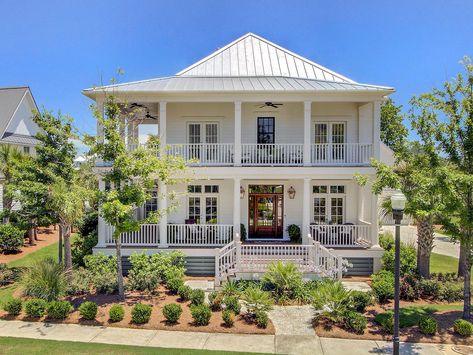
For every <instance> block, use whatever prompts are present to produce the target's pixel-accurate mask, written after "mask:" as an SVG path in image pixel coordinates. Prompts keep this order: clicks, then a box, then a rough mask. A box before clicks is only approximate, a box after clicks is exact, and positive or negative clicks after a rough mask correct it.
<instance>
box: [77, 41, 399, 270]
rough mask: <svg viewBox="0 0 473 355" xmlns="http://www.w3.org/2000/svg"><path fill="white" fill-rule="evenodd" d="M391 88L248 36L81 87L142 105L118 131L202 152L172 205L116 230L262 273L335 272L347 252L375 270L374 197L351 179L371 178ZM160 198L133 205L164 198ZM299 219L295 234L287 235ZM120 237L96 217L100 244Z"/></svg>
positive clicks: (131, 240) (221, 266) (127, 238)
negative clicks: (297, 240)
mask: <svg viewBox="0 0 473 355" xmlns="http://www.w3.org/2000/svg"><path fill="white" fill-rule="evenodd" d="M393 91H394V90H393V89H392V88H389V87H383V86H377V85H368V84H361V83H358V82H355V81H353V80H351V79H349V78H347V77H345V76H343V75H341V74H338V73H336V72H334V71H332V70H329V69H327V68H325V67H323V66H321V65H319V64H317V63H314V62H312V61H311V60H308V59H306V58H303V57H301V56H299V55H297V54H295V53H293V52H291V51H289V50H287V49H285V48H282V47H280V46H278V45H276V44H274V43H272V42H270V41H268V40H266V39H264V38H261V37H259V36H257V35H254V34H251V33H249V34H247V35H245V36H243V37H241V38H238V39H237V40H235V41H234V42H232V43H230V44H228V45H226V46H225V47H223V48H221V49H219V50H217V51H215V52H214V53H212V54H210V55H209V56H208V57H206V58H204V59H202V60H200V61H198V62H197V63H194V64H192V65H191V66H189V67H187V68H185V69H183V70H182V71H180V72H179V73H177V74H175V75H173V76H169V77H163V78H157V79H150V80H143V81H137V82H129V83H123V84H118V85H112V86H106V87H100V88H94V89H87V90H85V91H84V94H85V95H86V96H88V97H90V98H92V99H93V100H95V101H96V102H97V103H98V105H102V104H103V100H104V95H105V94H107V93H113V94H114V95H115V96H116V97H117V98H118V99H120V100H123V101H125V102H127V103H129V104H130V105H133V106H135V107H136V106H138V107H141V108H143V109H144V112H146V117H143V119H142V120H140V121H139V124H136V125H134V124H133V123H131V125H130V128H129V129H128V130H127V132H125V136H124V139H127V140H128V141H129V142H136V141H137V137H138V138H139V141H140V142H141V143H144V141H143V137H144V136H145V135H146V133H150V132H152V133H157V134H159V136H160V144H161V146H162V147H166V146H167V147H168V149H169V150H168V153H167V154H176V155H181V156H183V157H185V158H186V159H189V160H191V159H195V160H192V161H191V162H190V165H191V167H190V169H192V172H193V176H194V179H195V180H194V181H192V182H190V183H188V184H181V185H178V186H172V189H174V190H175V191H177V192H181V193H183V194H181V195H180V196H182V197H181V198H180V200H179V206H178V208H177V209H176V211H175V212H173V213H171V214H169V215H167V216H165V217H164V218H162V220H161V221H160V223H159V224H158V225H143V226H142V227H141V230H140V231H138V232H135V233H129V234H126V235H122V242H123V245H124V247H123V252H124V255H129V254H131V253H133V252H136V251H142V250H146V251H147V252H149V253H153V252H156V251H160V250H173V249H179V250H182V251H184V252H185V253H186V255H187V257H188V258H187V261H188V270H189V273H193V274H204V273H215V274H216V276H217V277H223V278H224V277H227V276H231V275H235V274H239V273H240V274H245V273H246V276H248V274H250V276H251V275H255V273H258V272H260V271H261V270H264V268H265V266H266V265H267V263H268V262H270V261H271V260H291V261H294V262H296V263H298V265H299V267H300V268H301V269H302V270H303V271H305V272H308V273H323V272H325V273H330V272H333V273H334V274H336V275H339V276H340V271H341V267H340V263H341V258H344V259H348V261H349V263H350V264H351V265H352V267H351V268H349V269H348V270H347V273H350V274H370V273H372V272H373V271H376V269H378V268H379V262H380V258H381V256H382V249H381V248H380V247H379V245H378V208H377V197H376V196H375V195H373V194H372V193H371V190H370V187H369V186H366V187H360V186H358V185H357V183H356V182H355V181H354V179H353V176H354V174H355V173H361V174H365V175H372V174H374V169H373V168H371V167H370V159H371V158H376V159H380V158H381V143H380V106H381V104H382V102H383V100H384V99H385V97H386V96H387V95H389V94H391V93H392V92H393ZM98 129H100V127H99V128H98ZM130 149H132V147H130ZM97 170H98V171H100V168H99V167H98V168H97ZM101 188H104V184H103V183H101ZM170 188H171V187H167V186H165V185H164V184H160V185H159V186H158V188H157V191H161V192H163V193H164V192H166V191H167V189H170ZM159 196H161V194H158V193H157V194H156V198H154V199H152V200H151V201H149V202H148V203H147V204H146V205H145V206H142V207H141V208H139V209H138V212H137V213H141V214H146V213H149V211H154V210H156V209H158V208H165V207H166V206H167V203H168V201H165V200H163V199H160V198H159ZM292 224H295V225H297V226H298V227H300V229H301V234H302V243H301V244H293V243H291V242H290V239H289V235H288V231H287V228H288V226H290V225H292ZM113 244H114V243H113V240H112V238H111V229H110V227H109V226H107V225H106V224H105V223H104V222H103V221H102V220H101V221H100V222H99V242H98V244H97V246H96V247H95V249H94V251H95V252H103V253H107V254H113V253H114V248H113ZM255 277H256V276H255Z"/></svg>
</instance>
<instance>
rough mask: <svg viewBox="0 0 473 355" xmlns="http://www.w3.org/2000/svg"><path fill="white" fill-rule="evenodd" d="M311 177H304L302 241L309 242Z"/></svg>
mask: <svg viewBox="0 0 473 355" xmlns="http://www.w3.org/2000/svg"><path fill="white" fill-rule="evenodd" d="M310 180H311V179H310V178H305V179H304V188H303V189H302V228H301V231H302V243H303V244H309V242H310V241H309V240H308V239H307V234H309V225H310V196H311V192H310Z"/></svg>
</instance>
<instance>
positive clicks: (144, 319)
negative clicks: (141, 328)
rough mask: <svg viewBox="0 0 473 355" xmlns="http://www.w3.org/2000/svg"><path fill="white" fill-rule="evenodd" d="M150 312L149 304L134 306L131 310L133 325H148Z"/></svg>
mask: <svg viewBox="0 0 473 355" xmlns="http://www.w3.org/2000/svg"><path fill="white" fill-rule="evenodd" d="M151 310H152V308H151V306H150V305H149V304H142V303H138V304H136V305H135V306H134V307H133V308H132V310H131V321H132V322H133V323H135V324H144V323H148V322H149V319H150V318H151Z"/></svg>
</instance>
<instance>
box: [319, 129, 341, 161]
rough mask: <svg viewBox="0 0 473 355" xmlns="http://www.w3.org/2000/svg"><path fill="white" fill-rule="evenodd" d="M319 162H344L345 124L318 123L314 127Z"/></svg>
mask: <svg viewBox="0 0 473 355" xmlns="http://www.w3.org/2000/svg"><path fill="white" fill-rule="evenodd" d="M314 143H315V144H316V159H317V160H327V159H330V160H335V161H337V160H344V159H345V143H346V125H345V123H344V122H317V123H315V126H314Z"/></svg>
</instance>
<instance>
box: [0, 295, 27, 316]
mask: <svg viewBox="0 0 473 355" xmlns="http://www.w3.org/2000/svg"><path fill="white" fill-rule="evenodd" d="M22 309H23V302H22V301H21V298H13V299H11V300H8V301H6V302H5V304H4V305H3V310H4V311H5V312H7V313H8V315H10V316H17V315H19V314H20V313H21V310H22Z"/></svg>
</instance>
